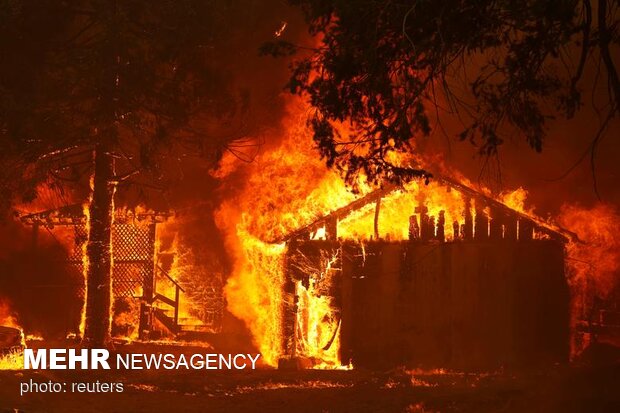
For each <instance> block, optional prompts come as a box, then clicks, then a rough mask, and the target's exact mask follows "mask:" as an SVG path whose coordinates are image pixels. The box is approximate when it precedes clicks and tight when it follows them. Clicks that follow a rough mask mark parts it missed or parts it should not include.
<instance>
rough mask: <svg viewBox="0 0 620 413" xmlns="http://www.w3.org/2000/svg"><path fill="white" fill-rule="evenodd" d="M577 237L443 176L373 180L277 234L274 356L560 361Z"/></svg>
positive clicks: (460, 364) (381, 362) (307, 360)
mask: <svg viewBox="0 0 620 413" xmlns="http://www.w3.org/2000/svg"><path fill="white" fill-rule="evenodd" d="M574 237H575V236H574V234H572V233H570V232H568V231H565V230H563V229H560V228H557V227H552V226H550V225H549V224H546V223H544V222H542V221H541V220H539V219H537V218H536V217H534V216H531V215H527V214H525V213H522V212H519V211H517V210H515V209H512V208H510V207H508V206H506V205H505V204H503V203H501V202H499V201H497V200H495V199H493V198H491V197H490V196H487V195H485V194H483V193H480V192H477V191H474V190H473V189H471V188H470V187H468V186H466V185H463V184H461V183H458V182H456V181H454V180H451V179H447V178H441V177H440V178H437V179H435V180H433V182H432V183H430V184H429V185H424V184H423V183H415V184H411V185H407V186H406V187H405V188H397V187H393V186H390V187H387V188H384V189H380V190H376V191H372V192H370V193H368V194H367V195H365V196H363V197H361V198H359V199H357V200H355V201H353V202H351V203H350V204H348V205H346V206H344V207H341V208H339V209H337V210H334V211H333V212H331V213H328V214H326V215H323V216H320V217H319V218H317V219H316V220H315V221H313V222H312V223H310V224H309V225H306V226H303V227H302V228H298V229H296V230H295V231H293V232H290V233H289V234H287V235H286V236H285V237H283V238H282V239H280V240H277V241H278V242H285V244H286V247H285V252H284V259H283V260H282V265H283V272H284V287H283V289H284V293H283V299H282V303H283V306H282V307H283V308H282V339H283V341H282V353H283V355H284V359H283V360H281V364H284V365H286V364H287V363H288V362H290V360H292V361H293V362H295V363H299V362H301V363H302V364H305V365H319V366H321V365H325V363H327V364H328V365H329V363H334V364H338V363H340V364H342V365H348V364H350V363H352V364H353V365H354V366H360V367H386V366H398V365H409V366H427V367H452V368H459V369H472V368H473V369H476V368H496V367H499V366H510V365H520V366H523V365H527V364H540V363H543V364H544V363H554V362H562V361H566V360H568V358H569V347H570V346H569V332H570V328H569V324H570V320H569V318H570V317H569V314H570V311H569V287H568V284H567V279H566V277H565V262H564V258H565V252H564V244H565V243H566V242H568V241H569V239H571V238H574Z"/></svg>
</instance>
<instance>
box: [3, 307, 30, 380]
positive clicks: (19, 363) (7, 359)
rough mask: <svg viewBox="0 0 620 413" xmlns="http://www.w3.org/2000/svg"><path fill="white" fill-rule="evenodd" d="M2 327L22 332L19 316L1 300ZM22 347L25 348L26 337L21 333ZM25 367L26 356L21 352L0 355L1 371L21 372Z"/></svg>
mask: <svg viewBox="0 0 620 413" xmlns="http://www.w3.org/2000/svg"><path fill="white" fill-rule="evenodd" d="M0 326H4V327H12V328H16V329H18V330H20V331H22V328H21V326H20V325H19V323H18V322H17V315H16V314H15V313H14V312H13V311H12V310H11V308H10V306H9V303H8V302H7V301H3V300H2V299H0ZM21 345H22V346H25V342H24V335H23V332H22V333H21ZM23 366H24V356H23V354H22V352H21V351H10V352H8V353H7V354H0V370H21V369H22V368H23Z"/></svg>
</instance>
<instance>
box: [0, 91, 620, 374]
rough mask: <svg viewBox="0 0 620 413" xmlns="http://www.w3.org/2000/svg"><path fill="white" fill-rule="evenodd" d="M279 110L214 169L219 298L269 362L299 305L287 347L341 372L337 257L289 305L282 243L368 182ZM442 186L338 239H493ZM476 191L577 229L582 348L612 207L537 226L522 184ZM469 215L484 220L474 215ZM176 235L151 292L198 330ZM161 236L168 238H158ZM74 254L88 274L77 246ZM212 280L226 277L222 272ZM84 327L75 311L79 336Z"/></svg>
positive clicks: (121, 318)
mask: <svg viewBox="0 0 620 413" xmlns="http://www.w3.org/2000/svg"><path fill="white" fill-rule="evenodd" d="M288 107H289V114H288V116H286V117H285V118H284V119H283V121H282V125H281V128H280V129H279V131H278V132H274V133H277V134H278V135H280V136H277V137H276V139H269V140H267V142H276V143H275V144H272V145H271V146H269V147H267V148H264V150H263V151H262V153H260V155H259V156H258V157H257V158H256V159H255V161H254V162H252V163H249V164H248V163H245V162H241V161H239V160H238V159H237V158H235V157H234V156H232V155H230V156H225V157H224V159H223V160H222V163H221V167H220V168H219V170H218V171H217V172H216V173H215V174H216V176H217V177H218V178H220V179H221V181H222V183H223V188H222V189H223V190H224V191H227V196H226V197H225V201H223V202H222V204H221V205H220V207H219V209H218V210H217V212H216V221H217V224H218V227H219V228H220V230H221V231H222V232H223V233H224V234H225V242H226V247H227V250H228V253H229V255H230V258H231V259H232V262H233V268H232V274H231V275H230V277H228V280H227V282H226V285H225V287H224V293H225V297H226V301H227V305H228V310H229V311H230V312H231V313H232V314H233V315H235V316H236V317H238V318H240V319H241V320H243V321H244V322H245V323H246V325H247V327H248V328H249V330H250V331H251V333H252V335H253V338H254V344H255V345H256V346H257V347H258V349H259V350H260V352H261V353H262V359H263V360H264V361H265V362H266V363H267V364H268V365H271V366H276V365H278V361H279V360H280V358H281V357H282V356H283V354H284V346H285V342H286V337H285V336H286V334H287V332H285V331H284V328H285V327H284V326H283V319H284V314H283V311H284V310H283V309H284V308H285V307H286V306H289V307H293V308H294V309H295V312H296V316H295V317H296V319H295V325H296V330H295V332H294V335H295V348H294V353H295V354H297V355H299V356H301V357H305V358H308V359H311V360H312V361H313V363H312V365H313V366H314V367H315V368H343V366H345V367H346V366H348V365H349V360H341V359H340V348H339V347H340V336H339V333H340V327H341V326H340V324H341V320H340V318H339V314H338V312H339V310H338V308H337V307H338V305H337V303H335V302H334V301H335V300H334V299H333V297H331V296H330V294H329V291H327V290H328V289H327V288H326V285H327V284H329V283H330V282H331V280H332V279H334V278H335V277H337V276H338V274H337V271H338V269H337V266H338V261H339V258H338V256H337V252H336V253H335V254H336V255H334V256H325V257H321V268H319V269H317V268H314V267H312V266H308V268H306V269H302V270H303V271H304V272H305V273H306V275H307V276H308V277H307V278H308V281H307V282H302V281H299V280H296V281H295V282H294V285H293V286H292V291H289V293H292V295H293V296H294V297H295V302H294V303H293V302H291V297H290V296H288V295H287V292H286V291H285V284H286V282H287V280H286V274H285V271H286V270H285V269H286V254H287V244H286V243H285V242H284V241H285V240H286V239H287V236H288V235H290V234H291V233H292V232H294V231H296V230H298V229H300V228H303V227H306V226H308V225H310V224H312V223H313V222H315V221H316V220H317V219H319V218H321V217H324V216H326V215H327V214H330V213H333V212H334V211H336V210H339V209H341V208H343V207H346V206H347V205H349V204H351V203H352V202H353V201H356V200H359V199H361V198H363V197H364V196H366V195H368V194H371V193H372V191H373V190H375V189H376V188H370V187H368V186H367V185H364V184H363V183H362V185H361V186H360V188H361V193H360V194H354V193H352V192H351V191H350V190H349V189H348V188H347V186H346V185H345V184H344V182H343V180H342V179H341V178H340V176H339V175H338V174H337V173H336V172H334V171H331V170H328V169H327V167H326V166H325V164H324V162H323V161H322V160H320V159H319V158H318V156H317V153H316V151H315V150H314V145H313V142H312V139H311V132H310V131H309V129H308V128H307V126H306V117H307V110H308V108H307V106H306V105H304V104H302V103H301V102H299V101H298V100H291V101H290V103H289V105H288ZM401 161H404V160H402V159H401ZM427 163H428V162H427ZM427 163H424V162H419V163H418V164H423V165H424V164H427ZM433 165H434V166H435V167H436V170H440V171H441V172H442V173H443V174H445V175H449V176H451V177H454V178H455V179H456V180H457V181H455V182H458V183H459V184H462V185H465V186H467V187H469V188H473V187H477V186H476V185H474V184H472V183H471V182H469V181H468V180H467V179H466V178H465V177H464V176H462V175H460V174H458V173H456V172H455V171H448V168H447V167H446V166H443V165H440V164H437V163H436V161H435V163H433ZM427 168H429V167H428V166H427ZM429 169H430V168H429ZM446 183H447V182H446V181H445V180H444V178H442V177H437V178H436V179H432V180H431V181H430V182H429V183H425V182H422V181H412V182H410V183H408V184H406V185H404V186H403V187H402V188H393V189H390V190H386V191H385V194H384V195H383V196H382V197H381V198H380V201H375V202H368V203H366V204H365V205H363V206H362V207H361V208H357V209H353V210H351V211H350V212H348V213H347V214H345V215H344V216H342V217H340V218H339V219H338V222H337V231H336V233H337V236H338V239H341V240H347V241H353V242H357V243H359V244H360V245H361V247H362V250H363V248H364V243H365V242H368V241H370V240H374V239H381V240H390V241H402V240H408V239H410V238H411V236H412V231H418V234H420V233H421V231H423V229H421V227H425V228H426V229H425V230H426V231H430V232H431V237H434V239H436V240H441V241H453V240H459V239H462V238H464V237H466V236H467V235H466V234H465V232H466V231H467V226H468V222H469V225H470V230H474V231H476V230H477V231H480V228H486V231H487V234H486V235H490V234H491V232H492V231H493V229H492V224H491V222H492V221H493V219H494V218H496V217H494V216H493V213H492V212H491V210H490V209H489V207H488V206H486V205H477V204H476V202H477V201H476V200H475V199H472V198H471V197H469V196H467V195H465V194H464V193H463V192H462V191H459V190H455V189H454V186H453V185H450V184H446ZM45 186H46V184H45V185H42V189H41V192H42V193H46V189H45ZM477 190H478V191H480V193H481V194H482V195H483V196H484V197H488V198H492V199H494V200H496V201H498V202H500V203H501V204H503V205H504V206H506V207H507V208H510V209H512V210H514V211H518V212H519V213H521V214H523V216H526V217H529V218H531V219H532V220H533V221H535V222H537V223H540V224H541V225H542V226H544V227H546V228H549V229H553V230H557V229H559V228H560V227H559V226H558V225H561V227H562V228H565V229H567V230H569V231H572V232H573V233H574V234H576V237H574V238H571V239H570V240H569V241H570V242H568V243H567V248H566V252H567V260H566V262H567V277H568V279H569V285H570V286H571V299H572V319H573V326H572V327H573V343H572V345H573V355H576V354H578V353H579V352H580V351H581V350H583V348H584V347H585V346H586V345H587V344H588V337H587V336H586V337H585V338H584V337H583V336H580V335H578V334H576V331H577V324H578V321H579V320H584V319H588V318H591V317H592V314H590V313H591V312H592V311H593V308H594V307H596V305H595V301H597V300H600V299H604V298H606V297H607V296H608V295H609V293H610V291H612V290H613V289H614V288H616V287H617V282H618V268H619V267H620V240H619V235H618V234H620V226H619V225H620V224H619V223H620V216H619V214H618V211H617V210H616V209H614V208H613V207H611V206H607V205H601V206H598V207H595V208H592V209H587V208H581V207H577V206H567V205H565V206H564V207H563V208H562V212H561V214H560V215H559V216H558V217H557V219H556V220H555V221H556V222H557V224H556V223H553V222H547V221H545V222H543V221H542V220H540V219H539V218H537V217H536V216H535V215H534V212H533V211H534V207H533V206H531V205H528V204H527V190H525V189H523V188H518V189H517V190H514V191H511V192H506V193H503V194H500V195H498V196H494V195H493V194H492V193H491V191H489V190H487V189H485V188H479V187H477ZM230 194H234V195H230ZM25 209H26V210H30V211H35V210H37V209H40V208H37V207H36V205H35V206H33V205H30V206H28V207H27V208H25ZM117 212H118V213H120V214H123V215H130V214H133V215H135V216H137V215H140V214H141V213H147V212H148V211H147V210H146V209H144V208H138V210H131V211H130V210H126V209H123V208H120V209H119V210H118V211H117ZM478 214H481V216H479V217H477V215H478ZM84 215H85V217H86V219H85V221H86V225H88V208H84ZM480 217H481V218H483V219H481V222H483V223H486V225H487V226H486V227H485V226H484V225H482V226H477V227H474V228H475V229H472V227H471V222H472V221H476V219H477V218H480ZM412 219H413V220H412ZM87 228H88V227H87ZM308 228H311V234H310V236H311V238H312V239H315V240H319V239H326V238H327V236H328V235H327V233H328V228H326V227H325V226H323V227H320V226H319V227H312V226H309V227H308ZM182 230H183V225H181V224H180V218H175V217H169V218H168V220H167V222H166V223H165V224H164V225H161V226H160V227H159V229H158V235H157V239H158V241H157V242H156V248H155V250H156V256H157V257H160V256H165V255H166V254H169V255H170V256H173V257H174V258H173V259H172V260H171V261H169V262H167V263H165V262H163V261H159V258H157V260H156V263H155V265H156V267H157V269H156V271H159V273H158V275H156V278H157V277H159V278H157V293H160V294H162V295H164V296H165V297H168V298H170V299H174V297H175V296H177V305H178V308H177V313H176V315H175V317H176V318H177V319H183V323H184V324H185V325H186V326H192V325H195V326H198V325H200V324H201V318H203V317H201V314H200V313H201V310H200V305H199V304H200V301H201V300H200V297H194V298H195V300H194V301H192V297H191V291H190V292H189V293H186V294H185V295H184V296H183V299H181V300H180V301H179V300H178V294H179V291H178V286H179V285H181V286H182V285H186V286H187V285H188V284H189V285H191V284H193V283H194V282H195V281H196V282H198V281H200V280H198V279H201V278H203V279H206V278H207V277H210V276H212V275H213V274H210V273H212V272H217V271H213V269H209V268H204V265H202V264H199V263H198V262H197V259H196V258H195V256H194V252H193V250H192V249H193V248H199V247H198V246H194V245H180V241H179V239H178V238H176V237H175V236H173V235H171V234H173V233H175V232H177V231H182ZM483 230H484V229H483ZM509 230H510V229H509V228H508V227H507V226H506V225H503V224H502V225H500V234H501V235H500V238H504V235H505V234H506V233H507V232H508V231H509ZM473 235H474V234H470V235H469V236H470V237H471V236H473ZM57 236H58V233H57ZM533 236H534V238H544V237H546V236H548V235H547V234H545V233H544V232H542V233H534V234H533ZM69 238H70V237H69V236H68V235H67V236H64V235H62V232H61V233H60V236H58V239H59V240H60V241H61V242H62V243H63V244H66V248H67V250H70V249H71V248H72V246H71V245H70V244H71V242H70V241H69ZM165 238H168V239H169V240H168V241H162V240H165ZM170 240H172V241H170ZM84 245H85V244H84ZM83 257H84V262H83V267H84V268H85V269H86V268H87V267H88V260H87V256H86V254H85V253H84V254H83ZM218 274H219V273H218ZM219 276H221V278H223V275H222V274H219ZM188 277H189V278H188ZM199 284H200V283H199ZM202 284H204V283H202ZM140 292H141V291H137V293H138V295H140V294H139V293H140ZM205 299H207V298H205ZM197 303H198V305H197ZM0 304H1V305H0V325H4V326H14V327H19V326H18V324H17V322H16V319H15V317H14V314H13V313H11V311H10V308H9V307H8V305H7V304H6V303H0ZM158 305H159V306H160V307H161V308H160V309H161V310H164V309H165V308H166V306H165V305H163V304H162V303H159V304H157V303H156V304H154V305H153V307H154V308H157V307H158ZM132 311H133V312H134V313H136V312H137V311H138V310H137V308H133V309H132ZM83 322H84V316H83V314H82V326H81V328H80V330H81V331H82V332H83V330H84V328H83ZM114 324H127V325H134V326H135V325H136V324H137V323H136V317H135V314H133V315H128V314H127V313H125V314H116V315H115V316H114ZM212 332H217V331H212ZM137 337H138V332H137V330H136V329H135V328H134V329H133V330H131V331H127V332H126V338H127V339H131V340H134V339H136V338H137Z"/></svg>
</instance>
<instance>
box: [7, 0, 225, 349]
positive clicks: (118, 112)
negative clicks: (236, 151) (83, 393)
mask: <svg viewBox="0 0 620 413" xmlns="http://www.w3.org/2000/svg"><path fill="white" fill-rule="evenodd" d="M215 5H216V2H204V1H199V0H195V1H193V0H188V1H183V2H176V1H172V0H158V1H145V0H112V1H108V0H67V1H63V2H57V1H53V0H42V1H35V0H22V1H20V0H3V1H2V2H1V3H0V50H1V53H2V56H3V62H2V67H1V68H0V99H1V100H0V126H1V128H0V139H2V145H3V147H4V148H6V150H5V152H4V153H3V154H2V157H3V160H6V161H9V162H11V165H13V166H14V168H13V169H12V170H8V171H4V172H3V174H2V178H3V179H2V189H3V191H4V195H6V196H7V198H9V199H10V198H11V197H12V196H13V195H14V192H15V191H19V192H21V193H22V194H24V193H25V194H26V195H27V197H30V198H32V197H34V196H35V195H36V194H35V193H34V190H33V188H34V187H35V185H36V184H37V183H38V182H40V181H41V180H43V179H46V178H47V177H49V176H50V175H51V176H53V177H54V178H56V179H58V180H63V181H71V180H78V179H80V177H81V176H82V174H83V173H86V174H87V175H90V176H91V186H92V193H91V197H90V201H89V205H88V217H89V220H88V221H89V234H88V241H87V252H86V255H87V257H88V265H87V266H86V270H85V275H86V290H87V293H86V309H85V331H84V341H85V342H86V343H87V344H88V345H93V346H100V345H104V344H105V343H106V342H107V341H108V339H109V332H110V306H111V254H110V250H111V249H110V248H111V226H112V223H113V216H114V198H115V191H116V188H117V186H118V185H119V183H121V182H123V181H124V180H127V179H129V178H130V177H132V176H135V175H136V174H148V173H150V174H151V175H159V174H160V173H161V172H162V171H161V167H160V159H159V158H160V157H161V154H162V153H165V152H171V151H173V150H174V149H173V148H174V146H175V145H178V144H179V143H182V144H183V145H184V146H185V147H188V146H191V147H192V149H195V150H196V151H201V150H202V152H203V153H206V152H209V155H210V156H212V157H213V158H215V159H217V157H218V156H219V155H218V154H220V153H221V151H223V150H224V149H225V147H226V144H228V143H229V142H230V140H232V139H233V138H232V137H229V138H227V139H225V140H222V141H217V142H213V141H210V142H209V141H206V138H205V137H204V134H202V133H199V132H196V130H195V129H194V128H189V127H187V125H188V124H189V122H190V121H191V120H192V119H194V118H195V117H196V116H197V114H198V113H205V112H208V113H211V114H216V115H217V114H219V115H222V116H224V115H225V113H229V112H231V111H234V103H230V102H231V99H230V91H229V90H228V89H227V87H226V86H225V82H224V81H223V79H222V76H220V75H219V74H218V72H217V70H216V69H215V68H214V67H213V66H212V64H211V62H210V60H209V56H208V49H209V47H208V46H209V42H211V41H213V39H214V37H217V35H218V34H217V31H218V29H219V28H218V27H217V22H216V21H215V19H214V17H215V16H216V13H215V12H214V9H213V8H214V7H215ZM224 97H225V98H224ZM223 102H224V103H223Z"/></svg>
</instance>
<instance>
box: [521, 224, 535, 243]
mask: <svg viewBox="0 0 620 413" xmlns="http://www.w3.org/2000/svg"><path fill="white" fill-rule="evenodd" d="M532 238H534V223H533V222H532V221H530V220H529V219H520V220H519V241H528V240H531V239H532Z"/></svg>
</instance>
